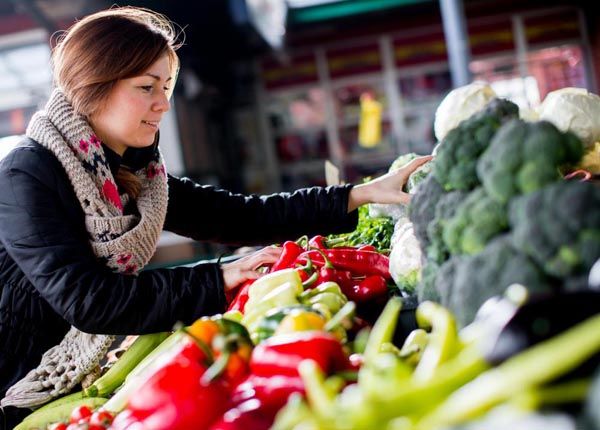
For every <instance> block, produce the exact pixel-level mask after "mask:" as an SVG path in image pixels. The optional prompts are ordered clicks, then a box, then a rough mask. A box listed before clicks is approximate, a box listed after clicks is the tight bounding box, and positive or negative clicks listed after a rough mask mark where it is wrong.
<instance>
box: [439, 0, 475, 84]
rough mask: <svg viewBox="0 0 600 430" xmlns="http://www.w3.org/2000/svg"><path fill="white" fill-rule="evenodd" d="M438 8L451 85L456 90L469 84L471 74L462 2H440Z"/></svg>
mask: <svg viewBox="0 0 600 430" xmlns="http://www.w3.org/2000/svg"><path fill="white" fill-rule="evenodd" d="M440 6H441V9H442V21H443V23H444V36H445V39H446V47H447V50H448V62H449V63H450V74H451V76H452V85H453V86H454V87H455V88H456V87H460V86H463V85H467V84H468V83H469V82H471V72H470V71H469V62H470V61H471V50H470V48H469V38H468V34H467V25H466V19H465V11H464V6H463V1H462V0H440Z"/></svg>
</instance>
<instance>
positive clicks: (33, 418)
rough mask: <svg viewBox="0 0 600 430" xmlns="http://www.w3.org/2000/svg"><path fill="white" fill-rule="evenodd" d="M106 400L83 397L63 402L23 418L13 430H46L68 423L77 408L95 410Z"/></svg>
mask: <svg viewBox="0 0 600 430" xmlns="http://www.w3.org/2000/svg"><path fill="white" fill-rule="evenodd" d="M59 400H62V399H59ZM106 400H107V399H104V398H102V397H85V398H82V399H75V400H72V401H70V402H64V403H62V404H60V405H58V406H56V407H52V408H48V409H43V410H42V409H38V410H37V411H35V412H34V413H32V414H31V415H29V416H28V417H27V418H25V419H24V420H23V421H22V422H21V424H19V425H18V426H16V427H15V428H14V429H13V430H46V427H48V426H49V425H50V424H54V423H57V422H65V421H68V420H69V417H70V416H71V412H73V409H75V408H77V407H79V406H87V407H89V408H90V409H97V408H98V407H100V406H102V405H103V404H104V403H106Z"/></svg>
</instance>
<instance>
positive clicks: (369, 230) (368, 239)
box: [328, 205, 394, 251]
mask: <svg viewBox="0 0 600 430" xmlns="http://www.w3.org/2000/svg"><path fill="white" fill-rule="evenodd" d="M393 233H394V221H392V220H391V219H390V218H387V217H377V218H372V217H370V216H369V209H368V207H367V206H366V205H363V206H361V207H359V208H358V224H357V226H356V229H355V230H354V231H353V232H351V233H344V234H338V235H330V236H328V239H332V240H333V239H335V240H336V246H357V245H373V246H374V247H375V248H377V250H379V251H389V249H390V241H391V238H392V234H393Z"/></svg>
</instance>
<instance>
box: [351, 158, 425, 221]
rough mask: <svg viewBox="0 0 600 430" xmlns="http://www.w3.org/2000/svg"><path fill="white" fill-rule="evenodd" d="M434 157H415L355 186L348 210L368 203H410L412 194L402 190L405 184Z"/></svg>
mask: <svg viewBox="0 0 600 430" xmlns="http://www.w3.org/2000/svg"><path fill="white" fill-rule="evenodd" d="M432 158H433V157H432V156H431V155H425V156H423V157H418V158H415V159H414V160H412V161H411V162H409V163H407V164H405V165H404V166H402V167H401V168H399V169H397V170H394V171H393V172H389V173H386V174H385V175H383V176H381V177H379V178H377V179H373V180H372V181H369V182H367V183H366V184H361V185H357V186H355V187H354V188H352V191H350V198H349V200H348V212H352V211H353V210H354V209H356V208H358V207H359V206H362V205H364V204H366V203H395V204H399V203H402V204H406V203H408V202H409V201H410V194H408V193H405V192H404V191H402V188H403V187H404V184H406V181H407V180H408V177H409V176H410V175H411V174H412V173H413V172H414V171H415V170H417V169H418V168H419V167H420V166H422V165H423V164H425V163H426V162H428V161H429V160H431V159H432Z"/></svg>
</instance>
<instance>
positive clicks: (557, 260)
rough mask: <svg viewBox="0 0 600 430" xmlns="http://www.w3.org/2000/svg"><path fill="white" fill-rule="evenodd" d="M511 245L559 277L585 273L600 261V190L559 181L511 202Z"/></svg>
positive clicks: (590, 186)
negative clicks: (599, 259)
mask: <svg viewBox="0 0 600 430" xmlns="http://www.w3.org/2000/svg"><path fill="white" fill-rule="evenodd" d="M509 220H510V225H511V227H512V229H513V241H514V244H515V246H516V247H517V248H518V249H520V250H521V251H522V252H524V253H525V254H527V255H529V256H530V257H531V258H533V259H534V260H535V261H536V262H537V263H538V264H539V265H540V266H541V267H543V269H544V271H545V272H546V273H547V274H549V275H552V276H554V277H556V278H559V279H564V278H569V277H573V276H575V277H576V276H578V275H580V274H585V273H588V272H589V270H590V269H591V267H592V265H593V264H594V263H595V262H596V260H598V258H600V188H598V187H596V186H594V185H592V184H591V183H583V182H567V181H561V182H557V183H554V184H551V185H549V186H546V187H544V188H543V189H541V190H539V191H536V192H534V193H531V194H527V195H524V196H521V197H518V198H515V199H513V200H512V201H511V203H510V207H509Z"/></svg>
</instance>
